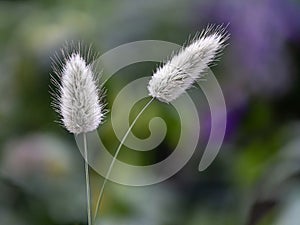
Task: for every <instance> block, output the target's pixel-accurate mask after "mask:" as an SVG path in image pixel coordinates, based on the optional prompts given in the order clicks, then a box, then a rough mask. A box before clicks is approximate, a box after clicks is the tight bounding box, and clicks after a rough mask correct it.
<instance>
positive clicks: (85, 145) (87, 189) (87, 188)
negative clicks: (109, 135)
mask: <svg viewBox="0 0 300 225" xmlns="http://www.w3.org/2000/svg"><path fill="white" fill-rule="evenodd" d="M83 145H84V158H85V160H84V169H85V184H86V201H87V216H88V225H92V215H91V189H90V177H89V164H88V162H87V161H88V151H87V140H86V133H83Z"/></svg>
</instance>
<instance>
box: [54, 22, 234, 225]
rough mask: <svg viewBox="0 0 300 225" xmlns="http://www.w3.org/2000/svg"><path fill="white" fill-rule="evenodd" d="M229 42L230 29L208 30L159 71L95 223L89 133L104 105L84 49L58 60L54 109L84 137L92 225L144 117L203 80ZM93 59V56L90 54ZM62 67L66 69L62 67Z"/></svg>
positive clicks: (99, 119) (149, 89) (98, 123)
mask: <svg viewBox="0 0 300 225" xmlns="http://www.w3.org/2000/svg"><path fill="white" fill-rule="evenodd" d="M228 38H229V34H228V33H227V31H226V27H223V26H222V25H219V26H214V25H211V26H207V28H206V29H204V30H203V31H202V32H201V33H200V34H199V35H196V36H195V38H194V39H193V40H192V41H191V43H189V44H188V45H187V46H186V47H184V48H182V49H181V50H180V51H179V52H178V53H177V54H175V55H174V56H173V57H172V58H171V59H170V60H169V61H168V62H167V63H165V64H164V65H163V66H161V67H159V68H157V70H156V72H155V73H154V74H153V75H152V78H151V79H150V81H149V84H148V87H147V88H148V91H149V95H150V96H151V97H152V98H151V99H150V100H149V102H148V103H147V104H146V105H145V106H144V107H143V108H142V110H141V111H140V112H139V114H138V115H137V116H136V118H135V119H134V120H133V122H132V124H131V125H130V126H129V128H128V130H127V131H126V133H125V135H124V137H123V138H122V140H121V142H120V144H119V146H118V148H117V150H116V152H115V154H114V157H113V160H112V162H111V164H110V166H109V168H108V171H107V173H106V176H105V178H104V181H103V184H102V187H101V190H100V193H99V196H98V199H97V204H96V209H95V215H94V218H93V220H92V211H91V190H90V179H89V165H88V146H87V144H88V143H87V133H88V132H90V131H93V130H95V129H97V128H98V126H99V125H100V123H101V122H102V121H103V117H104V113H103V108H104V105H103V104H101V103H100V100H101V99H102V96H100V97H99V95H98V94H99V89H98V88H97V85H96V81H97V78H96V77H95V73H94V72H93V68H92V66H91V65H90V64H87V63H86V61H85V60H84V59H83V58H82V57H81V55H80V48H79V49H78V50H77V51H75V52H73V53H71V54H70V55H67V56H66V54H65V53H63V56H64V58H65V63H63V62H62V61H61V60H58V62H57V64H54V72H55V74H57V75H58V77H59V78H60V80H61V82H59V81H57V80H56V79H55V78H53V79H52V82H53V83H54V85H56V86H57V87H58V93H54V96H53V97H54V98H53V99H54V102H53V106H54V108H55V109H56V111H57V112H58V113H59V114H60V116H61V121H62V124H63V126H64V127H65V128H66V129H67V130H68V131H69V132H71V133H74V134H83V145H84V157H85V179H86V197H87V215H88V224H89V225H92V224H93V221H95V220H96V218H97V214H98V212H99V209H100V207H101V202H102V198H103V195H104V190H105V187H106V184H107V182H108V180H109V176H110V174H111V172H112V169H113V166H114V163H115V161H116V160H117V157H118V155H119V153H120V151H121V148H122V146H123V144H124V142H125V140H126V138H127V136H128V134H129V133H130V131H131V130H132V128H133V126H134V125H135V124H136V122H137V120H138V119H139V118H140V116H141V115H142V113H143V112H144V111H145V110H146V109H147V108H148V107H149V105H150V104H151V103H152V102H153V100H154V99H158V100H160V101H162V102H166V103H170V102H171V101H173V100H175V99H176V98H178V97H179V96H180V95H181V94H183V93H184V92H185V91H186V90H187V89H189V88H190V87H191V86H192V85H193V84H194V82H195V81H196V80H198V79H199V78H201V77H202V75H203V73H204V71H205V70H206V69H207V68H208V67H209V66H210V65H211V64H212V63H213V62H214V61H216V58H217V56H218V55H219V54H220V53H221V52H222V50H223V49H224V47H225V46H226V44H225V42H226V41H227V39H228ZM88 55H89V54H88ZM58 66H62V69H60V67H58Z"/></svg>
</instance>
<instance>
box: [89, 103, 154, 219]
mask: <svg viewBox="0 0 300 225" xmlns="http://www.w3.org/2000/svg"><path fill="white" fill-rule="evenodd" d="M153 100H154V98H151V100H150V101H149V102H148V103H147V104H146V105H145V106H144V108H142V110H141V111H140V112H139V114H138V115H137V116H136V117H135V119H134V120H133V122H132V124H131V125H130V126H129V128H128V130H127V131H126V133H125V135H124V137H123V138H122V140H121V142H120V144H119V146H118V148H117V150H116V153H115V155H114V157H113V160H112V162H111V164H110V166H109V169H108V171H107V173H106V176H105V179H104V181H103V184H102V187H101V190H100V194H99V197H98V200H97V205H96V210H95V215H94V220H96V218H97V214H98V211H99V208H100V206H101V201H102V198H103V194H104V189H105V185H106V183H107V181H108V178H109V176H110V173H111V171H112V168H113V165H114V163H115V161H116V159H117V157H118V155H119V153H120V150H121V147H122V146H123V144H124V142H125V140H126V138H127V136H128V134H129V133H130V131H131V129H132V128H133V126H134V125H135V123H136V121H137V120H138V119H139V118H140V116H141V115H142V113H143V112H144V111H145V110H146V109H147V107H148V106H149V105H150V104H151V103H152V102H153Z"/></svg>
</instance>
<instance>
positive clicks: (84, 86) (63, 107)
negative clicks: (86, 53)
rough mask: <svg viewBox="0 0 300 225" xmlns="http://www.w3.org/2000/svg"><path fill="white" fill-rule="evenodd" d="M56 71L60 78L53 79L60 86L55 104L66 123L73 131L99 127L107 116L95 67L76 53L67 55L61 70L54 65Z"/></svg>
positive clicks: (64, 123)
mask: <svg viewBox="0 0 300 225" xmlns="http://www.w3.org/2000/svg"><path fill="white" fill-rule="evenodd" d="M60 63H61V62H60ZM54 71H55V73H56V74H57V75H59V78H60V81H58V80H56V79H52V82H53V83H54V85H56V86H58V93H57V94H55V95H54V103H53V105H54V107H55V109H56V111H57V112H58V113H59V114H60V116H61V122H62V124H63V126H64V127H65V128H66V129H67V130H68V131H69V132H71V133H74V134H79V133H86V132H89V131H93V130H95V129H97V127H98V126H99V124H100V123H101V122H102V120H103V117H104V113H103V108H104V106H103V105H102V104H101V103H100V100H101V99H100V98H99V90H98V88H97V85H96V82H97V79H96V78H95V74H94V73H93V68H92V66H91V65H90V64H87V62H86V61H85V60H84V59H83V57H82V56H81V55H80V53H79V52H73V53H71V54H70V55H69V56H67V57H66V58H65V63H63V65H62V69H61V70H59V69H57V67H55V66H54Z"/></svg>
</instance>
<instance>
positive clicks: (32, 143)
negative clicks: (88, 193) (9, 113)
mask: <svg viewBox="0 0 300 225" xmlns="http://www.w3.org/2000/svg"><path fill="white" fill-rule="evenodd" d="M73 152H74V149H72V148H71V147H70V146H69V145H68V144H66V143H65V142H63V141H62V140H61V139H58V138H56V137H54V136H50V135H41V134H36V135H30V136H27V137H25V138H22V139H17V140H13V141H10V142H8V143H7V144H6V145H5V147H4V149H3V154H2V157H1V158H2V160H1V162H0V165H1V168H0V171H1V175H3V176H4V177H5V178H6V179H9V180H11V181H12V182H13V183H14V184H15V185H17V186H18V187H20V188H21V189H22V190H24V192H25V193H30V194H31V195H32V194H33V195H35V196H37V197H38V199H41V200H42V201H43V202H45V205H46V206H47V210H48V212H49V214H50V215H51V217H52V219H53V220H55V221H58V222H60V223H61V222H62V221H63V222H66V223H69V222H72V221H84V218H85V217H84V213H83V212H82V208H83V207H84V203H85V200H84V195H82V194H81V193H84V185H83V182H82V180H83V179H81V175H82V178H83V173H81V172H80V171H81V168H82V167H81V166H78V165H81V164H80V161H79V159H80V158H76V157H75V155H74V154H73Z"/></svg>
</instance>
